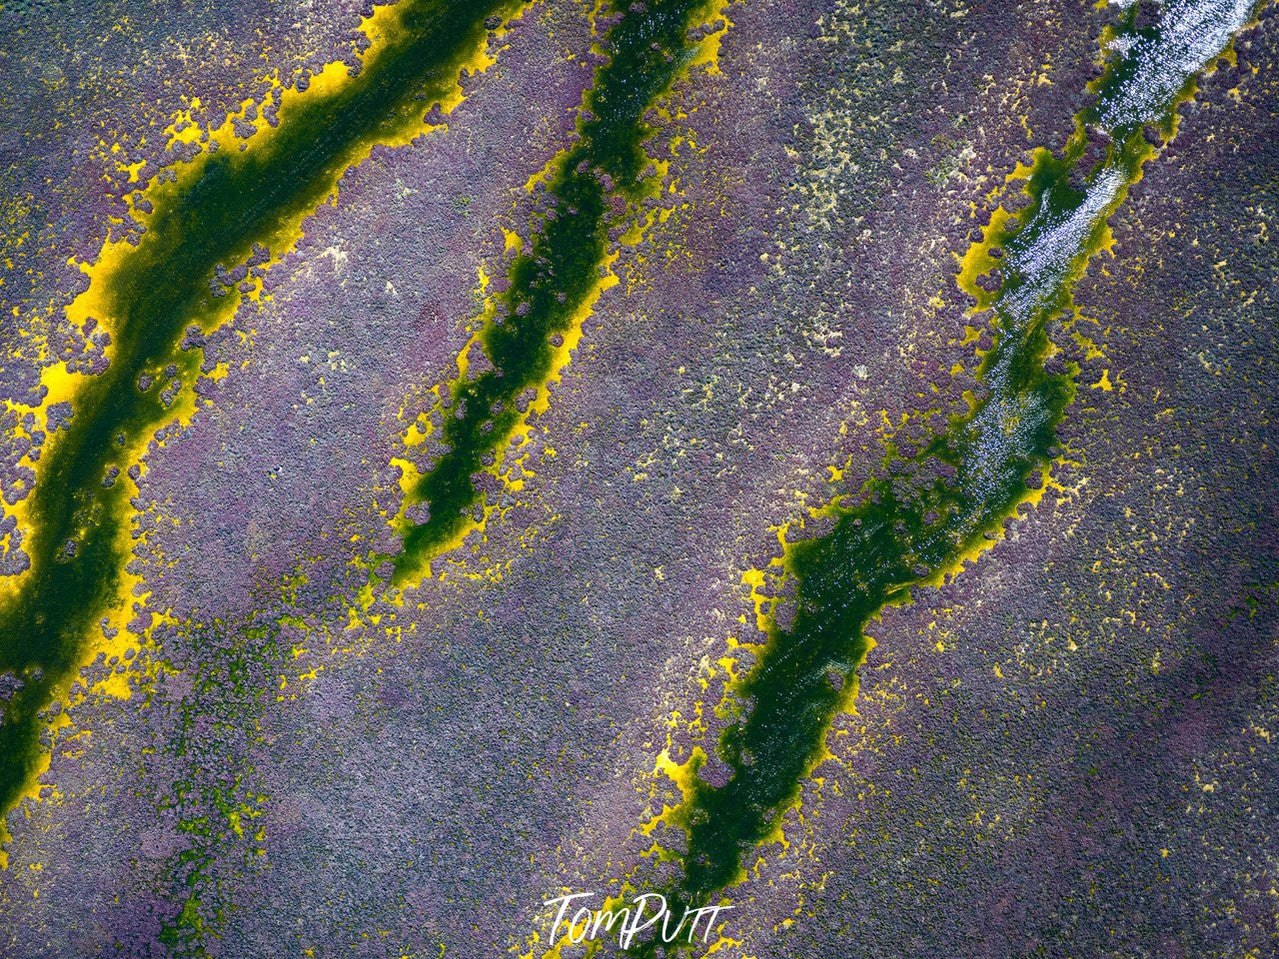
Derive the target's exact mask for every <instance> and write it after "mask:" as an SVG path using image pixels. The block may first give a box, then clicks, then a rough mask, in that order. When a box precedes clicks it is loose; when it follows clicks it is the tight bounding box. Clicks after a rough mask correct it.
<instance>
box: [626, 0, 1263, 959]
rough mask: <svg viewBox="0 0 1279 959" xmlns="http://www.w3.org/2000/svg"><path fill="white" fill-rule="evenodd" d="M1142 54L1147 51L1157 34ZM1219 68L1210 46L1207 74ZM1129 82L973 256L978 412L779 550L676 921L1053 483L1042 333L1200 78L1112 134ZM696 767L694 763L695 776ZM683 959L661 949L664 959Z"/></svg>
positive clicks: (1070, 386) (1054, 377)
mask: <svg viewBox="0 0 1279 959" xmlns="http://www.w3.org/2000/svg"><path fill="white" fill-rule="evenodd" d="M1135 12H1136V11H1135V8H1134V10H1132V11H1130V12H1129V13H1128V14H1127V15H1126V19H1125V23H1124V27H1123V28H1122V29H1124V30H1125V31H1126V32H1127V33H1128V34H1129V35H1131V36H1137V35H1138V32H1137V31H1136V30H1135V29H1133V26H1132V18H1133V17H1134V16H1135ZM1253 12H1255V8H1253ZM1140 36H1141V37H1144V38H1145V39H1147V40H1148V41H1150V42H1151V43H1155V42H1157V41H1158V40H1159V37H1160V27H1156V28H1153V29H1149V30H1146V31H1142V32H1141V34H1140ZM1227 39H1229V38H1228V37H1227ZM1220 53H1221V47H1220V46H1218V47H1217V48H1216V49H1214V50H1213V51H1211V52H1210V55H1208V56H1207V59H1206V60H1205V61H1204V62H1203V63H1201V64H1200V65H1199V69H1200V70H1202V69H1203V68H1204V67H1206V66H1207V65H1208V63H1210V62H1212V61H1213V60H1215V59H1216V56H1218V55H1219V54H1220ZM1133 71H1134V67H1133V65H1132V64H1130V63H1126V62H1124V61H1123V60H1122V59H1120V60H1117V61H1112V62H1111V64H1110V65H1109V67H1108V69H1107V71H1106V72H1105V74H1104V75H1103V76H1102V78H1101V79H1100V80H1099V81H1097V83H1096V84H1094V85H1093V86H1092V87H1091V92H1095V93H1098V94H1099V97H1098V102H1097V104H1095V105H1094V106H1092V107H1090V108H1087V109H1085V110H1084V111H1083V112H1082V113H1081V114H1080V115H1079V116H1078V117H1077V123H1076V132H1075V134H1074V136H1072V138H1071V139H1070V141H1069V142H1068V144H1067V145H1066V148H1065V150H1064V151H1063V154H1062V155H1061V156H1056V157H1055V156H1053V155H1052V154H1051V153H1049V152H1048V151H1045V150H1041V151H1039V152H1038V153H1037V154H1036V157H1035V161H1034V163H1033V165H1032V167H1031V169H1030V170H1029V171H1028V176H1027V179H1026V181H1025V184H1024V187H1023V189H1024V192H1025V193H1026V194H1028V195H1029V196H1030V198H1031V203H1030V205H1029V206H1027V207H1026V209H1025V210H1023V211H1022V212H1021V213H1020V214H1018V215H1015V216H1013V217H1010V218H1008V219H1007V220H1003V221H1000V220H995V221H992V225H991V227H990V228H989V229H988V230H987V231H986V234H985V236H984V239H983V244H982V245H983V246H985V247H986V248H987V249H989V248H991V247H995V246H998V247H1001V248H1003V249H1004V251H1005V255H1006V260H1004V261H1002V262H1003V263H1004V264H1005V267H1004V268H1005V270H1006V273H1007V276H1006V278H1005V280H1004V282H1003V283H1002V285H1001V287H1000V288H999V290H998V291H997V293H996V294H995V296H993V297H991V298H990V302H989V303H982V304H981V306H983V307H984V306H987V305H989V306H991V307H992V308H993V309H994V311H995V320H994V325H995V343H994V346H993V349H992V350H991V351H990V352H989V353H987V354H986V355H985V356H984V357H983V359H982V364H981V367H980V369H979V372H978V381H979V383H980V384H981V386H982V387H983V388H984V390H985V395H984V397H983V398H982V399H981V400H979V401H978V402H977V403H975V404H974V405H973V406H972V408H971V410H970V411H969V412H968V413H966V414H964V415H962V416H959V417H956V418H954V419H952V420H951V421H950V423H949V425H948V427H947V429H946V430H945V431H944V432H942V433H940V434H939V435H936V436H935V437H934V438H933V439H932V440H931V442H929V443H928V444H927V445H925V446H924V448H923V449H921V450H920V452H919V453H918V454H916V455H914V456H911V457H900V456H894V457H892V458H890V461H889V462H888V464H887V466H886V468H885V470H884V471H883V473H882V474H881V475H877V476H875V477H873V478H871V479H870V480H869V481H868V482H867V483H866V484H865V485H864V486H863V488H862V490H861V495H860V496H859V497H858V503H859V505H856V506H846V505H844V504H843V503H842V502H841V501H836V502H835V503H833V504H831V506H830V507H829V510H830V513H831V514H832V515H833V516H834V517H835V525H834V527H833V529H832V531H831V532H830V533H829V534H827V535H825V536H822V537H819V538H814V539H809V540H804V541H800V542H795V543H790V544H788V545H787V548H786V554H785V568H786V573H787V577H788V580H789V582H790V583H793V584H794V592H793V596H792V597H791V598H790V599H788V600H786V602H789V603H790V604H791V608H792V611H793V619H792V621H791V622H790V624H789V625H787V626H785V627H784V628H783V627H782V626H780V625H778V624H777V623H776V622H773V623H772V624H771V625H770V626H769V628H768V635H767V641H766V644H765V646H764V647H763V649H762V651H761V653H760V656H759V660H758V662H757V664H756V666H755V667H754V668H753V669H752V670H751V672H750V673H749V674H748V675H747V676H746V677H745V678H744V679H743V680H742V681H741V682H740V683H739V684H737V686H736V687H735V689H734V692H735V693H736V694H737V696H738V698H739V699H740V700H741V701H743V702H745V703H749V704H751V705H750V707H749V712H748V713H746V714H745V715H744V716H743V717H742V718H741V719H739V720H738V721H737V722H736V723H734V724H733V725H731V726H729V727H728V728H727V729H726V730H725V732H724V733H723V734H722V736H721V739H720V743H719V753H720V756H721V758H722V759H723V760H724V762H725V763H726V764H727V765H728V767H729V770H730V773H731V775H730V778H729V779H728V780H727V781H726V782H725V783H724V784H723V785H722V786H720V787H715V786H712V785H710V784H708V783H707V782H706V781H705V780H702V779H701V778H699V777H696V776H694V777H692V778H691V783H692V785H691V786H690V787H689V788H688V791H687V792H686V793H685V797H684V801H683V803H682V804H681V805H680V806H679V807H678V808H677V809H676V810H675V811H674V813H673V815H671V817H670V820H669V821H670V822H672V823H673V824H674V825H678V826H680V827H682V829H683V830H684V831H685V832H686V834H687V838H688V847H687V851H686V852H684V853H679V852H676V851H673V850H664V851H662V852H661V856H662V858H668V859H674V860H676V861H679V862H682V865H683V876H682V877H681V878H679V879H676V880H674V881H673V883H672V884H671V885H669V886H668V887H667V888H666V891H665V894H666V895H667V897H668V900H669V901H670V904H671V910H672V913H673V914H674V915H675V916H676V917H678V916H679V915H681V914H682V911H683V910H684V909H685V908H690V907H696V906H698V905H701V904H703V903H707V902H709V901H711V900H713V899H715V898H716V897H718V896H722V895H723V893H724V891H725V890H726V889H727V888H728V887H731V886H732V885H734V884H736V883H737V882H738V881H739V880H740V879H741V877H742V870H743V862H744V857H745V855H746V854H747V853H748V852H749V851H750V850H751V849H753V848H754V847H756V846H757V845H759V844H760V843H761V842H762V841H764V840H765V839H766V838H767V837H768V836H769V835H771V834H772V833H773V832H774V830H775V829H776V828H777V827H778V824H779V823H780V821H781V818H782V816H783V815H784V814H785V812H786V810H787V809H789V808H790V807H791V806H792V805H793V803H794V802H795V800H796V798H797V796H798V793H799V788H800V784H801V782H802V781H803V780H804V778H805V777H806V776H807V775H808V774H809V773H810V772H811V770H812V768H813V766H814V765H815V764H816V763H817V762H819V761H820V758H821V756H822V754H823V749H824V743H825V738H826V733H827V730H828V729H829V726H830V723H831V721H832V719H833V718H834V716H835V715H836V714H837V713H838V712H839V711H840V710H841V709H842V708H844V705H845V704H846V703H847V702H848V701H849V698H850V697H851V696H852V695H854V694H855V691H856V682H857V668H858V667H859V666H860V664H861V663H862V662H863V661H864V659H865V656H866V654H867V652H868V651H869V647H870V642H869V640H868V639H867V637H866V635H865V629H866V627H867V625H868V624H869V622H870V621H871V620H872V619H873V618H874V617H876V616H878V615H879V614H880V613H881V612H882V611H883V610H884V609H885V608H886V607H888V606H891V605H894V604H901V603H905V602H908V601H909V600H910V595H911V590H912V588H914V587H918V586H921V585H927V584H930V583H935V582H937V581H938V580H939V579H940V578H941V577H942V576H943V575H945V574H953V573H955V572H957V571H958V569H959V568H960V567H961V566H962V561H963V560H965V559H969V558H971V557H972V556H973V555H975V554H976V552H977V551H978V550H979V549H980V547H981V544H982V543H983V538H984V534H988V533H992V532H994V531H995V530H997V529H999V528H1000V527H1001V526H1002V524H1003V523H1004V522H1005V521H1006V520H1007V519H1008V518H1009V517H1010V516H1012V515H1013V514H1014V513H1015V512H1016V510H1017V509H1018V507H1019V506H1020V505H1021V504H1023V503H1024V502H1026V501H1027V500H1028V499H1029V498H1031V496H1030V494H1029V493H1028V487H1029V486H1031V485H1037V484H1034V481H1033V480H1032V477H1034V476H1035V475H1037V474H1038V475H1043V474H1046V473H1047V471H1048V469H1049V467H1050V464H1051V462H1052V459H1053V456H1054V452H1053V446H1054V443H1055V442H1056V434H1057V427H1058V426H1059V424H1060V423H1061V421H1062V419H1063V418H1064V416H1065V413H1066V410H1067V408H1068V407H1069V405H1070V403H1071V401H1072V399H1073V397H1074V394H1075V379H1076V376H1077V374H1078V372H1079V371H1078V367H1077V366H1076V365H1074V364H1066V365H1065V368H1064V370H1063V371H1059V372H1049V370H1048V369H1046V365H1045V364H1046V360H1047V359H1048V358H1049V357H1050V356H1051V354H1052V353H1054V352H1055V347H1054V345H1053V344H1052V342H1051V339H1050V336H1049V333H1048V325H1049V322H1050V321H1051V320H1052V319H1054V318H1055V317H1057V316H1059V315H1061V314H1062V313H1063V312H1069V311H1072V310H1073V302H1072V298H1071V293H1070V290H1071V287H1072V286H1073V284H1074V282H1075V281H1076V280H1077V279H1078V278H1079V277H1080V276H1081V275H1082V274H1083V271H1084V269H1085V268H1086V266H1087V263H1088V261H1089V259H1090V258H1091V256H1092V255H1093V254H1094V253H1095V252H1097V250H1098V249H1100V248H1101V247H1102V244H1103V242H1104V241H1105V239H1106V237H1107V235H1108V229H1107V225H1106V221H1107V218H1108V217H1109V216H1110V214H1111V213H1113V212H1114V210H1115V209H1117V208H1118V206H1119V205H1120V204H1121V203H1122V201H1123V199H1124V196H1125V194H1126V192H1127V189H1128V188H1129V187H1130V186H1131V185H1132V184H1133V183H1135V182H1136V181H1137V180H1138V179H1139V178H1140V176H1141V170H1142V166H1143V165H1144V164H1145V162H1146V161H1147V160H1149V159H1151V158H1153V157H1154V156H1156V155H1157V150H1156V149H1155V148H1154V147H1152V146H1151V145H1150V144H1149V143H1148V142H1147V138H1146V134H1145V133H1144V132H1143V125H1149V126H1150V127H1151V128H1152V129H1153V130H1157V131H1158V132H1159V133H1160V134H1161V135H1162V136H1163V137H1164V138H1169V137H1171V136H1172V134H1173V132H1174V129H1175V120H1174V111H1175V109H1176V106H1177V105H1178V104H1179V103H1180V102H1181V101H1182V100H1183V99H1185V98H1186V97H1188V96H1190V95H1191V94H1192V93H1193V90H1194V82H1195V75H1191V76H1187V77H1185V79H1184V82H1179V83H1177V84H1174V85H1173V86H1172V88H1173V89H1175V90H1177V91H1178V92H1177V94H1176V95H1175V97H1173V98H1172V99H1171V100H1168V101H1165V102H1163V103H1161V104H1160V105H1159V110H1160V114H1159V115H1157V116H1144V117H1139V118H1135V119H1134V118H1130V119H1127V120H1126V121H1125V122H1123V123H1122V124H1116V125H1112V126H1110V127H1109V128H1107V127H1105V124H1104V119H1105V116H1104V115H1103V113H1102V110H1103V109H1105V108H1106V107H1107V106H1108V100H1107V96H1108V94H1113V91H1114V90H1116V89H1120V88H1121V86H1122V84H1123V83H1125V82H1126V80H1127V78H1129V77H1131V76H1132V74H1133ZM1090 128H1091V130H1092V131H1093V132H1092V134H1091V136H1092V137H1093V138H1094V142H1095V140H1096V138H1097V137H1098V133H1099V132H1100V136H1101V139H1102V140H1104V141H1105V142H1106V143H1107V146H1106V150H1105V155H1104V156H1103V157H1102V158H1101V159H1100V160H1098V161H1096V162H1095V163H1093V162H1091V161H1090V160H1089V159H1088V156H1089V149H1088V148H1089V138H1090V132H1089V131H1090ZM1080 173H1082V174H1086V177H1085V178H1084V180H1083V183H1082V187H1075V186H1072V184H1071V176H1072V174H1080ZM698 766H699V762H698V760H697V759H695V760H694V761H693V771H694V772H695V771H696V769H697V768H698ZM658 947H659V945H658V943H657V942H656V940H648V941H646V942H644V943H638V944H636V945H635V946H634V947H632V952H634V953H636V954H640V955H652V954H653V953H654V952H655V950H656V949H657V948H658ZM680 948H681V946H679V945H677V944H674V943H672V944H670V945H667V946H666V949H667V954H670V953H671V951H672V950H678V949H680Z"/></svg>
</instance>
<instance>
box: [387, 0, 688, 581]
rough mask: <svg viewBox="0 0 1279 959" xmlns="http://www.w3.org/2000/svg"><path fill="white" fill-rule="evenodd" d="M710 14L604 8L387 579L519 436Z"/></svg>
mask: <svg viewBox="0 0 1279 959" xmlns="http://www.w3.org/2000/svg"><path fill="white" fill-rule="evenodd" d="M710 8H711V5H710V4H709V3H708V2H707V0H654V2H649V3H647V4H635V5H632V4H630V3H628V2H625V0H623V2H618V3H614V4H611V5H606V6H605V11H606V13H607V14H608V15H610V16H613V17H615V18H617V19H616V22H615V23H614V25H613V26H612V27H611V29H609V30H608V33H607V36H606V42H605V44H604V46H605V48H606V52H607V54H608V57H609V60H608V63H607V64H605V65H603V66H601V67H599V68H598V69H597V71H596V76H595V82H594V85H593V86H592V87H591V89H590V90H588V91H587V93H586V95H585V97H584V99H583V104H582V106H583V113H582V116H581V119H579V122H578V136H579V139H578V140H577V142H576V143H575V144H574V145H573V146H572V147H571V148H569V149H568V150H567V151H565V153H564V154H563V155H562V156H561V157H560V158H559V162H558V163H557V164H556V166H555V172H554V173H553V174H552V176H551V178H550V180H549V183H548V189H547V197H548V201H549V209H548V210H545V211H543V212H542V213H541V214H540V215H539V217H538V221H537V222H535V223H534V225H533V228H532V236H531V237H530V240H529V247H530V249H529V251H528V252H525V253H521V254H519V255H517V256H516V257H515V259H514V260H513V262H512V263H511V265H510V268H509V271H508V279H509V285H508V288H507V291H506V292H505V293H503V294H502V295H501V296H499V297H497V298H496V304H495V308H496V313H495V315H494V317H493V319H492V320H491V321H490V322H488V323H487V325H486V326H485V328H484V329H483V331H482V334H481V338H480V343H481V345H482V346H483V349H484V352H485V354H486V355H487V357H488V359H489V361H490V363H491V368H490V369H487V370H486V371H484V372H480V373H475V374H472V375H467V376H464V377H462V378H461V379H459V380H458V381H457V382H456V383H454V384H453V385H452V387H451V389H450V391H449V395H448V396H447V397H446V398H445V404H444V410H443V411H442V421H443V422H442V426H441V427H440V428H439V439H440V441H441V442H442V447H441V448H442V450H443V452H442V453H441V455H440V456H439V457H438V459H437V461H436V462H435V463H434V465H432V466H431V467H429V468H428V469H427V470H426V471H425V472H424V473H423V474H422V475H421V476H419V477H417V478H416V479H415V481H414V482H413V484H412V485H411V486H410V487H409V488H408V489H407V490H406V492H405V498H404V499H405V504H406V506H414V505H417V504H426V505H427V507H428V510H429V515H428V516H427V517H426V518H425V520H424V521H422V522H418V523H405V524H403V525H402V527H401V532H402V535H403V550H402V552H400V553H399V554H397V555H395V556H393V557H380V558H379V559H389V560H390V561H391V562H392V564H393V566H394V570H395V571H394V573H393V576H392V581H393V582H394V583H395V584H397V585H400V584H404V583H406V582H410V581H411V580H412V579H413V578H414V577H415V576H416V575H417V572H418V570H420V569H421V568H422V566H423V565H424V564H425V563H428V562H429V561H430V560H431V558H432V557H433V556H435V555H437V554H438V552H439V551H440V550H441V549H442V548H444V547H445V546H446V545H447V544H449V543H450V542H452V541H453V540H454V539H455V538H456V537H457V536H458V535H459V534H460V533H462V532H463V531H464V530H465V529H466V527H467V526H468V525H469V523H470V522H471V519H472V512H473V511H475V510H477V509H482V508H483V496H482V494H481V492H480V491H479V489H478V488H477V483H476V481H475V478H474V477H475V475H476V474H477V473H479V472H481V471H483V470H485V469H487V468H488V466H489V465H490V464H491V463H492V462H493V460H494V458H495V457H496V456H497V455H498V453H499V452H500V451H501V450H502V448H503V447H504V446H505V445H506V443H507V442H508V441H509V440H510V438H511V437H512V436H513V435H514V434H515V433H516V431H517V430H518V429H519V427H520V425H521V424H522V422H523V419H524V413H523V412H522V411H521V409H520V408H519V405H518V401H519V398H520V396H521V395H522V394H524V393H525V392H526V391H527V390H529V389H530V388H540V387H542V386H544V385H545V383H546V381H547V378H548V376H549V375H550V374H551V373H552V372H553V366H554V356H555V348H556V347H555V343H554V338H555V337H556V336H562V335H564V334H566V333H568V332H569V331H570V329H571V327H572V325H573V321H574V317H575V316H577V315H578V313H579V311H580V310H581V308H582V307H583V305H584V304H586V303H587V302H588V299H589V297H590V296H591V295H592V292H593V291H594V290H595V289H596V287H597V284H598V282H599V280H600V270H601V269H602V268H603V267H604V265H605V258H606V255H607V253H608V250H609V236H608V233H609V229H610V227H612V226H614V225H616V223H617V221H618V218H619V215H617V214H614V213H612V212H611V210H610V205H609V199H610V195H611V194H614V193H617V194H620V195H622V196H623V197H625V198H627V199H628V200H631V201H635V200H638V199H639V198H641V197H642V195H643V193H644V189H645V187H644V182H643V181H644V173H645V168H646V167H647V165H648V163H649V158H648V157H647V155H646V154H645V153H644V150H643V143H644V141H645V139H646V138H647V137H648V136H649V135H650V134H651V133H652V132H653V128H652V127H651V126H650V125H649V124H648V123H647V122H646V121H645V120H644V114H645V112H646V111H647V110H648V109H649V108H650V107H652V106H653V105H654V103H655V102H656V101H657V100H658V98H659V97H660V96H661V95H662V94H664V93H665V92H666V91H667V90H668V89H669V87H670V85H671V84H672V83H673V82H674V80H675V79H676V78H677V77H678V76H679V74H680V72H681V71H682V70H683V69H684V68H685V67H686V65H687V64H688V63H689V62H690V61H691V60H692V59H693V57H694V56H695V54H696V52H697V42H698V41H697V40H694V39H690V37H689V29H690V27H692V26H694V25H695V24H696V23H697V21H698V19H699V15H704V14H705V13H706V12H707V11H708V10H709V9H710ZM621 216H625V214H621Z"/></svg>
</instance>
